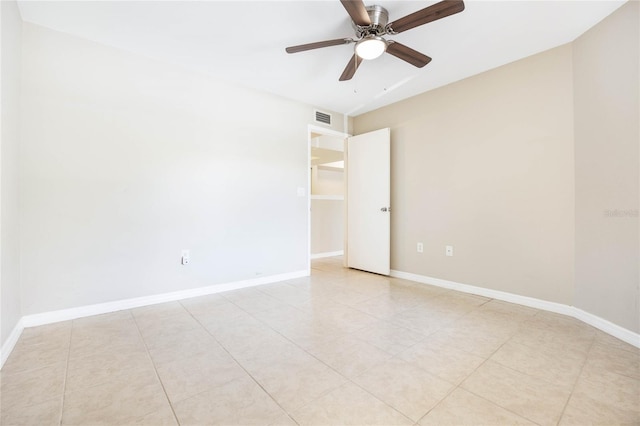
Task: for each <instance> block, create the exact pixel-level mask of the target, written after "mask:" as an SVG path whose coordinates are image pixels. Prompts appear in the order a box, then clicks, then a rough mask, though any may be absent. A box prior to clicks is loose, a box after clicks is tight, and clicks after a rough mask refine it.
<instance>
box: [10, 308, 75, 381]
mask: <svg viewBox="0 0 640 426" xmlns="http://www.w3.org/2000/svg"><path fill="white" fill-rule="evenodd" d="M71 325H72V323H71V321H65V322H59V323H55V324H49V325H43V326H40V327H31V328H25V329H24V330H23V332H22V334H21V336H20V339H19V340H18V342H17V343H16V345H15V347H14V348H13V351H12V352H11V355H10V356H9V358H8V359H7V361H6V362H5V365H4V366H3V368H2V371H3V372H4V373H6V374H9V373H16V372H19V371H25V370H32V369H36V368H41V367H45V366H48V365H52V364H58V363H60V362H64V361H65V360H66V359H67V356H68V354H69V345H70V337H71Z"/></svg>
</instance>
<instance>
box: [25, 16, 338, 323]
mask: <svg viewBox="0 0 640 426" xmlns="http://www.w3.org/2000/svg"><path fill="white" fill-rule="evenodd" d="M22 108H23V122H22V141H21V142H22V150H21V161H22V175H21V178H22V190H21V220H22V226H23V228H22V229H23V230H24V232H23V235H22V247H21V250H22V259H23V262H22V288H23V301H22V303H23V311H24V312H23V313H24V314H25V315H28V314H35V313H40V312H47V311H52V310H57V309H65V308H72V307H77V306H83V305H88V304H95V303H102V302H109V301H117V300H121V299H127V298H133V297H143V296H148V295H154V294H161V293H166V292H173V291H180V290H186V289H190V288H196V287H200V286H207V285H215V284H218V283H227V282H233V281H239V280H246V279H252V278H257V277H266V276H269V275H276V274H282V273H290V272H300V271H305V270H306V269H307V267H308V255H309V253H308V243H309V242H308V229H307V226H308V221H307V217H308V216H307V215H308V214H309V213H308V212H309V210H308V204H307V198H306V197H304V196H303V197H301V196H298V195H297V189H298V188H300V187H302V188H306V187H307V186H308V182H307V179H308V170H307V164H308V125H309V124H310V123H312V120H313V107H312V106H310V105H304V104H300V103H297V102H293V101H289V100H286V99H283V98H280V97H277V96H274V95H270V94H266V93H261V92H257V91H254V90H249V89H245V88H242V87H238V86H234V85H231V84H227V83H225V82H221V81H217V80H215V79H212V78H210V77H208V76H206V75H202V74H198V73H194V72H190V71H186V70H184V69H181V68H179V67H176V66H170V65H167V64H164V63H161V62H156V61H152V60H148V59H146V58H143V57H140V56H138V55H135V54H130V53H127V52H124V51H120V50H118V49H113V48H109V47H106V46H103V45H100V44H97V43H93V42H89V41H86V40H82V39H79V38H76V37H72V36H69V35H65V34H62V33H58V32H55V31H51V30H48V29H45V28H42V27H38V26H34V25H31V24H26V23H25V24H24V33H23V96H22ZM334 118H335V122H336V123H343V119H342V117H341V116H339V115H338V116H335V115H334ZM339 130H342V129H339ZM182 249H189V250H190V251H191V263H190V264H189V265H188V266H182V265H180V255H181V250H182Z"/></svg>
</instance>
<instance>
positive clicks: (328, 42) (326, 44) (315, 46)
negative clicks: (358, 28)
mask: <svg viewBox="0 0 640 426" xmlns="http://www.w3.org/2000/svg"><path fill="white" fill-rule="evenodd" d="M349 43H353V40H351V39H350V38H337V39H335V40H325V41H317V42H315V43H308V44H300V45H298V46H290V47H287V48H286V49H285V50H286V51H287V53H298V52H304V51H305V50H311V49H320V48H321V47H329V46H338V45H341V44H349Z"/></svg>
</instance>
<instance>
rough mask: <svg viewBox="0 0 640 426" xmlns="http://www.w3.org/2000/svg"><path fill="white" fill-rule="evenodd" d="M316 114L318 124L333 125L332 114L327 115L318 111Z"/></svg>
mask: <svg viewBox="0 0 640 426" xmlns="http://www.w3.org/2000/svg"><path fill="white" fill-rule="evenodd" d="M315 113H316V122H317V123H322V124H328V125H331V114H327V113H326V112H322V111H318V110H316V111H315Z"/></svg>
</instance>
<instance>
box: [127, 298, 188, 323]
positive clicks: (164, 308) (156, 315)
mask: <svg viewBox="0 0 640 426" xmlns="http://www.w3.org/2000/svg"><path fill="white" fill-rule="evenodd" d="M184 313H185V309H184V307H183V306H182V304H181V303H180V302H167V303H158V304H156V305H149V306H142V307H140V308H135V309H132V310H131V314H132V315H133V317H134V318H135V319H136V321H144V322H152V321H159V320H161V319H163V318H165V317H168V316H172V315H176V314H184Z"/></svg>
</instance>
